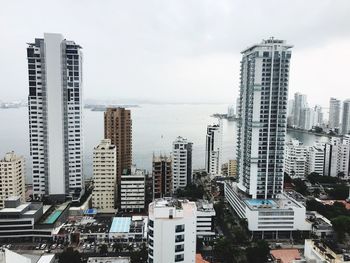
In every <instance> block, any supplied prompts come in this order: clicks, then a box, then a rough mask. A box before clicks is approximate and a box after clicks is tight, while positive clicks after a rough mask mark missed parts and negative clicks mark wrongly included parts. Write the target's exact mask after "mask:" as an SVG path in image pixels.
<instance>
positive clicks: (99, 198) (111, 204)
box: [92, 139, 117, 211]
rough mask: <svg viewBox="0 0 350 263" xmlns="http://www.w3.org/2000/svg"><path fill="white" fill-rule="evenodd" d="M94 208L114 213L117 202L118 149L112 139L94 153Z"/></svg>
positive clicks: (100, 145)
mask: <svg viewBox="0 0 350 263" xmlns="http://www.w3.org/2000/svg"><path fill="white" fill-rule="evenodd" d="M93 180H94V190H93V191H92V206H93V207H94V208H97V209H100V210H104V211H114V209H115V208H116V200H117V149H116V147H115V145H113V144H111V140H110V139H104V140H102V141H101V143H100V144H99V145H97V146H96V147H95V148H94V153H93Z"/></svg>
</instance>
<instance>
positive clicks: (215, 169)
mask: <svg viewBox="0 0 350 263" xmlns="http://www.w3.org/2000/svg"><path fill="white" fill-rule="evenodd" d="M221 151H222V125H221V123H219V124H215V125H208V126H207V134H206V147H205V170H206V171H207V173H208V174H210V175H221V163H222V152H221Z"/></svg>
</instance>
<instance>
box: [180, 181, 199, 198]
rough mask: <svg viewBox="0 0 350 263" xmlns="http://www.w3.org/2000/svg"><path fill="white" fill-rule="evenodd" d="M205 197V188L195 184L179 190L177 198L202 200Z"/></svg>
mask: <svg viewBox="0 0 350 263" xmlns="http://www.w3.org/2000/svg"><path fill="white" fill-rule="evenodd" d="M203 195H204V189H203V187H202V186H201V185H200V186H197V185H195V184H188V185H187V186H186V187H185V188H184V189H178V190H177V191H176V196H177V197H184V198H188V199H189V200H198V199H202V198H203Z"/></svg>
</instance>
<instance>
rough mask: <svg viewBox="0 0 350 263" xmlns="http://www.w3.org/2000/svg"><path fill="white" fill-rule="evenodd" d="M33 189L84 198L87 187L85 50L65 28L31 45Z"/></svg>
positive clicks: (39, 193) (37, 192)
mask: <svg viewBox="0 0 350 263" xmlns="http://www.w3.org/2000/svg"><path fill="white" fill-rule="evenodd" d="M27 59H28V75H29V96H28V112H29V135H30V155H31V156H32V160H33V161H32V169H33V170H32V174H33V193H34V196H35V197H40V196H43V195H49V196H50V198H51V199H58V200H61V201H62V200H64V199H65V197H66V196H71V197H72V198H73V200H74V199H79V197H80V195H81V194H82V192H83V188H84V173H83V144H82V142H83V138H82V137H83V130H82V125H83V121H82V120H83V116H82V84H83V78H82V52H81V46H80V45H78V44H76V43H75V42H73V41H69V40H66V39H65V38H64V37H63V36H62V35H61V34H52V33H45V34H44V38H36V39H35V42H34V43H28V47H27Z"/></svg>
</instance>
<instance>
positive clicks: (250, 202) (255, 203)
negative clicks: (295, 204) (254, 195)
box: [246, 199, 275, 206]
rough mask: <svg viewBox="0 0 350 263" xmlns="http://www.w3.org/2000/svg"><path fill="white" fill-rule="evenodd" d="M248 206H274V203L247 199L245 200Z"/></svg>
mask: <svg viewBox="0 0 350 263" xmlns="http://www.w3.org/2000/svg"><path fill="white" fill-rule="evenodd" d="M246 202H247V203H248V205H251V206H261V205H274V204H275V201H273V200H269V199H249V200H246Z"/></svg>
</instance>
